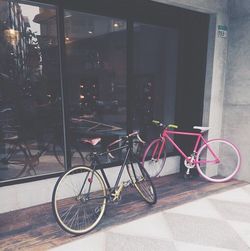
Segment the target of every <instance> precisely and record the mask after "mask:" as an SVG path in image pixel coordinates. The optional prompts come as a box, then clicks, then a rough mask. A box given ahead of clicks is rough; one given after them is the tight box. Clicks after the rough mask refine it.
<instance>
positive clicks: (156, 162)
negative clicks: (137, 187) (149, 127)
mask: <svg viewBox="0 0 250 251" xmlns="http://www.w3.org/2000/svg"><path fill="white" fill-rule="evenodd" d="M166 155H167V153H166V149H165V142H164V141H163V140H162V139H161V138H159V139H155V140H153V141H152V142H151V143H150V144H149V146H148V147H147V148H146V150H145V152H144V154H143V158H142V165H143V166H144V168H145V169H146V170H147V172H148V174H149V175H150V177H157V176H159V174H160V173H161V171H162V169H163V167H164V165H165V162H166V157H167V156H166Z"/></svg>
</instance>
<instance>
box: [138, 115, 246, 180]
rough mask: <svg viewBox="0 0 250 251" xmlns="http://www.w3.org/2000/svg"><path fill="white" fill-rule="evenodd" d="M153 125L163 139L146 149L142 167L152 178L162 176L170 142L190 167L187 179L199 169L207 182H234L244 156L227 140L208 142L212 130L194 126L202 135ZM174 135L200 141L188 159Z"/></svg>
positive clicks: (157, 123) (160, 138) (171, 127)
mask: <svg viewBox="0 0 250 251" xmlns="http://www.w3.org/2000/svg"><path fill="white" fill-rule="evenodd" d="M153 124H155V125H157V126H160V127H162V128H163V131H162V133H161V135H160V137H159V138H157V139H155V140H153V141H152V142H151V143H150V144H149V146H148V147H147V148H146V150H145V152H144V154H143V159H142V164H143V165H144V167H145V169H146V170H147V171H148V173H149V175H150V176H151V177H157V176H159V174H160V172H161V171H162V169H163V167H164V165H165V162H166V157H167V151H166V144H167V142H169V143H170V144H171V145H172V146H173V147H174V148H175V149H176V150H177V151H178V152H179V153H180V155H181V156H183V158H184V165H185V166H186V167H187V171H186V175H189V173H190V169H192V168H195V167H196V168H197V170H198V172H199V173H200V175H201V176H202V177H204V178H205V179H206V180H209V181H212V182H224V181H228V180H230V179H231V178H232V177H233V176H234V175H235V174H236V173H237V172H238V170H239V168H240V162H241V158H240V152H239V150H238V149H237V148H236V146H234V145H233V144H232V143H230V142H228V141H227V140H224V139H212V140H209V141H207V140H206V139H205V138H204V137H203V134H204V133H205V132H207V131H208V130H209V128H208V127H200V126H194V127H193V128H194V129H197V130H199V131H200V132H197V133H196V132H183V131H174V130H171V129H177V128H178V126H177V125H167V126H165V125H163V124H162V123H160V122H159V121H155V120H153ZM173 135H187V136H193V137H196V141H195V145H194V149H193V152H192V153H191V154H190V155H189V156H187V155H186V154H185V153H184V152H183V150H182V149H181V148H180V146H178V145H177V143H176V142H175V141H174V139H173Z"/></svg>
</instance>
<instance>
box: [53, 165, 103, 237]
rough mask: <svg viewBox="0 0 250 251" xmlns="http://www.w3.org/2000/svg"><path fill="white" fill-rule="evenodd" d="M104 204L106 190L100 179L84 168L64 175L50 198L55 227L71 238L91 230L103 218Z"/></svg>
mask: <svg viewBox="0 0 250 251" xmlns="http://www.w3.org/2000/svg"><path fill="white" fill-rule="evenodd" d="M106 201H107V198H106V188H105V185H104V182H103V180H102V178H101V176H100V175H99V174H98V173H97V172H96V171H93V170H92V169H90V168H88V167H84V166H77V167H75V168H72V169H71V170H69V171H67V172H66V173H65V174H63V175H62V176H61V177H60V178H59V179H58V181H57V183H56V185H55V187H54V191H53V196H52V206H53V212H54V215H55V217H56V220H57V222H58V224H59V225H60V226H61V228H62V229H64V230H65V231H67V232H69V233H71V234H83V233H86V232H88V231H90V230H92V229H93V228H94V227H95V226H96V225H97V224H98V223H99V221H100V220H101V218H102V216H103V214H104V211H105V208H106Z"/></svg>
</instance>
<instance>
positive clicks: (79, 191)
mask: <svg viewBox="0 0 250 251" xmlns="http://www.w3.org/2000/svg"><path fill="white" fill-rule="evenodd" d="M135 139H137V140H139V141H140V142H143V141H142V140H141V138H140V137H139V134H138V132H135V133H132V134H130V135H128V136H125V137H122V138H120V139H119V140H116V141H114V142H113V143H111V144H110V145H109V146H108V149H107V152H104V153H95V152H94V153H92V154H91V156H90V157H91V159H92V166H91V167H85V166H76V167H73V168H72V169H71V170H69V171H67V172H66V173H64V174H63V175H62V176H61V177H60V178H59V179H58V181H57V183H56V185H55V187H54V191H53V196H52V205H53V212H54V215H55V218H56V220H57V222H58V224H59V225H60V227H61V228H62V229H64V230H65V231H67V232H69V233H71V234H83V233H86V232H88V231H90V230H92V229H93V228H94V227H95V226H96V225H97V224H98V223H99V222H100V220H101V218H102V216H103V214H104V211H105V208H106V205H107V203H108V202H115V201H119V200H120V196H121V193H122V191H123V188H124V187H126V186H128V185H133V186H134V187H135V188H136V190H137V191H138V192H139V194H140V195H141V197H142V198H143V199H144V200H145V201H146V202H147V203H149V204H155V203H156V201H157V196H156V191H155V188H154V185H153V183H152V181H151V178H150V176H149V175H148V173H147V171H146V170H145V169H144V168H143V166H142V164H141V163H140V162H139V161H138V160H137V158H136V156H135V154H134V153H133V140H135ZM118 143H119V144H120V145H118V147H117V148H113V146H114V145H115V144H118ZM111 147H112V148H113V149H111ZM117 151H125V156H124V159H123V163H122V165H121V168H120V171H119V173H118V176H117V178H116V182H115V185H114V187H111V186H110V183H109V181H108V178H107V176H106V173H105V171H104V165H103V164H101V163H100V162H101V161H100V160H101V159H102V157H103V156H105V155H107V154H108V155H109V156H110V157H113V154H112V153H115V152H117ZM125 167H126V169H127V172H128V175H129V178H130V180H129V181H127V182H121V183H120V180H121V177H122V174H123V171H124V169H125Z"/></svg>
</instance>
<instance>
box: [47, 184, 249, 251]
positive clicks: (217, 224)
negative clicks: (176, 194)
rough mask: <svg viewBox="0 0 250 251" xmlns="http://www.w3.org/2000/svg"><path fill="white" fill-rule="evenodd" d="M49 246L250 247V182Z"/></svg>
mask: <svg viewBox="0 0 250 251" xmlns="http://www.w3.org/2000/svg"><path fill="white" fill-rule="evenodd" d="M51 250H53V251H66V250H84V251H104V250H106V251H116V250H119V251H127V250H129V251H140V250H142V251H167V250H168V251H184V250H185V251H189V250H190V251H229V250H231V251H232V250H240V251H245V250H250V185H245V186H243V187H240V188H236V189H233V190H229V191H226V192H222V193H218V194H215V195H211V196H208V197H206V198H203V199H199V200H196V201H193V202H189V203H186V204H183V205H181V206H178V207H175V208H172V209H169V210H164V211H162V212H160V213H156V214H153V215H149V216H147V217H144V218H141V219H139V220H135V221H132V222H130V223H126V224H122V225H119V226H113V227H110V228H108V229H105V230H104V231H101V232H97V233H94V234H90V235H87V236H85V237H84V236H83V237H82V238H81V239H78V240H76V241H73V242H71V243H68V244H65V245H62V246H59V247H57V248H54V249H51Z"/></svg>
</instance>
